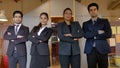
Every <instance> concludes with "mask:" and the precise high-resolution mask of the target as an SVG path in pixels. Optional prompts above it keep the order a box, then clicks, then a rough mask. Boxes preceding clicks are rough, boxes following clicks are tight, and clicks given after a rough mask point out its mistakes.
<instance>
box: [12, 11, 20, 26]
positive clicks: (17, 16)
mask: <svg viewBox="0 0 120 68" xmlns="http://www.w3.org/2000/svg"><path fill="white" fill-rule="evenodd" d="M13 22H14V23H16V24H20V23H21V22H22V17H21V15H20V14H19V13H16V14H15V15H14V17H13Z"/></svg>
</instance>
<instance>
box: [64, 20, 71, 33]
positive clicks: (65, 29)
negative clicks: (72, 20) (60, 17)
mask: <svg viewBox="0 0 120 68" xmlns="http://www.w3.org/2000/svg"><path fill="white" fill-rule="evenodd" d="M63 31H64V33H65V34H67V33H70V30H69V28H68V26H67V24H66V23H65V22H64V23H63Z"/></svg>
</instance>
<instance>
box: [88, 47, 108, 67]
mask: <svg viewBox="0 0 120 68" xmlns="http://www.w3.org/2000/svg"><path fill="white" fill-rule="evenodd" d="M87 63H88V68H108V55H107V54H100V53H99V52H98V51H97V50H96V48H93V50H92V52H91V53H90V54H87Z"/></svg>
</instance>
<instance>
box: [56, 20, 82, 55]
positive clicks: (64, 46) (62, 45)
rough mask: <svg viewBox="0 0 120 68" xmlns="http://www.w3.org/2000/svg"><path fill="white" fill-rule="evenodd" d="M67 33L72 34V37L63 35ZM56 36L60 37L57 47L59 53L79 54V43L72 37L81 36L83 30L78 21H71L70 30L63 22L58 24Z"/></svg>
mask: <svg viewBox="0 0 120 68" xmlns="http://www.w3.org/2000/svg"><path fill="white" fill-rule="evenodd" d="M68 33H70V34H72V37H66V36H64V34H68ZM58 37H59V39H60V42H59V48H58V52H59V55H78V54H80V48H79V43H78V41H74V40H73V39H74V38H81V37H83V31H82V30H81V27H80V25H79V23H78V22H71V32H70V30H69V27H68V26H67V24H66V23H65V22H62V23H60V24H58ZM71 52H72V54H71Z"/></svg>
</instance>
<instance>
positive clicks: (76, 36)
mask: <svg viewBox="0 0 120 68" xmlns="http://www.w3.org/2000/svg"><path fill="white" fill-rule="evenodd" d="M75 25H76V27H77V30H76V31H77V33H75V34H74V35H72V36H73V38H81V37H83V36H84V32H83V30H82V29H81V26H80V24H79V22H76V23H75Z"/></svg>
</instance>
